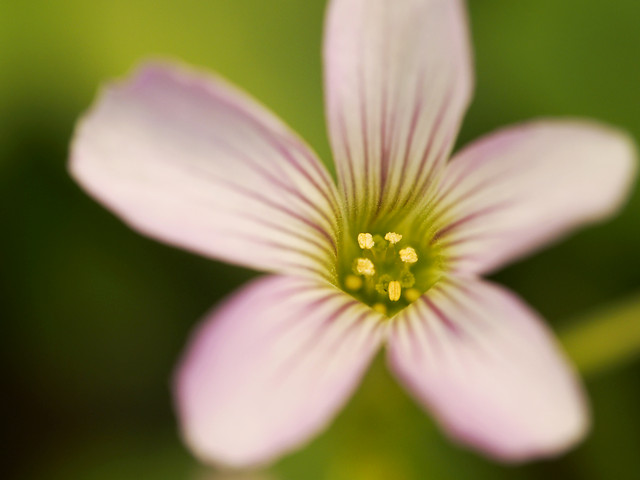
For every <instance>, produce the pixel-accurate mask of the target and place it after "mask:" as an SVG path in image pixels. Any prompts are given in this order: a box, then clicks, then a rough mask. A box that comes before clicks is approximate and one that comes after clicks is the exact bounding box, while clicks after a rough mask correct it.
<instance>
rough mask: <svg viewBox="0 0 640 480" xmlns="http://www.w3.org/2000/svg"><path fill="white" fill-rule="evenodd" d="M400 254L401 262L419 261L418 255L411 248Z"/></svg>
mask: <svg viewBox="0 0 640 480" xmlns="http://www.w3.org/2000/svg"><path fill="white" fill-rule="evenodd" d="M398 254H399V255H400V260H402V261H403V262H404V263H416V262H417V261H418V254H417V253H416V251H415V250H414V249H413V248H411V247H407V248H403V249H402V250H400V251H399V252H398Z"/></svg>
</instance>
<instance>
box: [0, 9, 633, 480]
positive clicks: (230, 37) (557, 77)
mask: <svg viewBox="0 0 640 480" xmlns="http://www.w3.org/2000/svg"><path fill="white" fill-rule="evenodd" d="M469 3H470V5H469V8H470V19H471V24H472V29H473V39H474V45H475V51H476V64H477V78H478V81H477V89H476V96H475V101H474V103H473V105H472V107H471V110H470V112H469V115H468V117H467V119H466V121H465V124H464V127H463V130H462V133H461V138H460V143H461V144H463V143H466V142H467V141H469V140H471V139H473V138H475V137H477V136H479V135H481V134H483V133H486V132H488V131H491V130H492V129H494V128H496V127H499V126H501V125H506V124H509V123H513V122H517V121H520V120H525V119H528V118H532V117H540V116H563V115H578V116H585V117H594V118H597V119H600V120H603V121H606V122H609V123H612V124H614V125H618V126H621V127H623V128H625V129H627V130H628V131H629V132H631V134H632V135H633V136H635V138H636V139H639V138H640V108H639V107H640V88H638V85H639V81H640V62H639V61H638V58H639V53H640V29H639V28H638V18H640V2H638V1H637V0H610V1H604V0H562V1H558V0H519V1H517V2H514V1H512V0H471V1H470V2H469ZM324 9H325V0H304V1H302V0H269V1H265V0H233V1H230V0H215V1H213V0H211V1H197V0H182V1H180V2H178V1H170V0H126V1H125V0H93V1H91V2H88V1H84V0H57V1H51V0H24V1H18V0H2V1H1V2H0V225H1V227H0V228H1V229H2V233H1V234H0V259H1V264H0V288H1V290H0V292H1V295H2V297H1V302H0V316H1V328H2V331H1V332H0V334H1V336H0V356H1V358H0V373H1V375H2V376H1V379H2V381H1V384H2V395H1V402H2V412H3V420H2V422H1V423H2V435H3V445H4V446H3V447H2V452H3V454H4V455H3V456H4V459H3V460H2V462H1V463H0V477H2V478H8V479H14V478H15V479H25V480H31V479H46V480H58V479H63V480H76V479H78V480H85V479H86V480H98V479H100V480H103V479H104V480H107V479H108V480H128V479H136V480H137V479H147V478H149V479H155V480H163V479H167V480H169V479H170V480H182V479H186V480H221V479H228V478H234V479H240V478H242V479H267V480H269V479H273V480H278V479H287V480H288V479H295V480H298V479H302V480H307V479H308V480H315V479H318V480H320V479H336V480H342V479H344V480H359V479H372V480H376V479H385V480H386V479H399V480H403V479H423V478H434V479H449V478H455V479H467V478H469V479H485V478H486V479H503V478H505V479H506V478H508V479H511V478H513V479H537V478H545V479H551V478H562V479H565V480H571V479H587V480H589V479H594V480H595V479H610V478H615V479H627V478H629V479H633V478H640V473H639V472H640V470H639V467H638V453H639V452H640V408H638V406H639V405H640V380H639V379H640V362H637V361H634V360H635V358H636V355H635V353H636V351H637V350H638V346H639V343H640V342H638V337H639V336H640V325H639V324H640V287H639V286H640V252H639V251H638V247H639V246H640V194H638V193H637V192H636V193H635V194H634V196H633V198H632V199H631V201H630V203H629V204H628V206H627V207H626V209H625V210H624V211H623V212H622V213H621V215H619V216H618V217H617V218H615V219H614V220H612V221H610V222H607V223H606V224H602V225H598V226H595V227H592V228H588V229H586V230H583V231H581V232H579V233H577V234H576V235H574V236H572V237H570V238H569V239H567V240H566V241H563V242H562V243H560V244H558V245H556V246H554V247H552V248H550V249H548V250H546V251H545V252H543V253H541V254H538V255H536V256H535V257H533V258H530V259H527V260H524V261H522V262H519V263H518V264H515V265H513V266H511V267H510V268H508V269H506V270H504V271H502V272H500V273H499V274H497V275H495V279H497V280H498V281H500V282H502V283H504V284H506V285H508V286H509V287H510V288H512V289H514V290H515V291H517V292H518V293H519V294H520V295H522V296H523V297H524V298H525V299H527V300H528V301H529V302H530V303H531V304H532V305H534V306H535V307H536V308H537V309H538V310H539V311H540V312H541V313H542V314H543V315H544V316H545V317H546V318H547V319H548V320H549V322H550V324H551V325H552V327H553V328H554V329H555V330H556V331H557V332H559V334H560V336H561V339H562V341H563V342H564V344H565V345H566V347H567V349H568V350H569V352H570V354H571V356H572V358H573V359H574V361H575V362H576V363H577V365H578V367H579V368H580V370H581V372H582V374H583V375H584V378H585V382H586V385H587V389H588V391H589V394H590V397H591V401H592V406H593V412H594V427H593V431H592V433H591V435H590V437H589V438H588V440H587V441H586V442H584V444H582V445H581V446H580V447H579V448H577V449H576V450H574V451H573V452H571V453H569V454H568V455H566V456H564V457H562V458H559V459H555V460H548V461H542V462H536V463H532V464H528V465H524V466H504V465H500V464H496V463H493V462H490V461H488V460H485V459H483V458H482V457H480V456H478V455H476V454H474V453H470V452H467V451H464V450H461V449H459V448H458V447H456V446H454V445H452V444H451V443H449V442H448V441H447V440H446V439H444V438H443V436H442V435H441V433H440V432H439V431H438V430H437V429H436V428H435V426H434V425H433V423H432V421H431V420H430V419H429V417H428V416H427V415H424V414H423V412H422V411H421V409H420V408H419V407H418V406H416V404H414V402H413V401H412V400H411V399H410V398H409V397H408V396H407V395H406V394H405V393H404V392H403V391H402V390H401V389H400V387H398V386H397V385H396V383H395V382H394V381H393V379H392V378H391V377H390V375H389V374H388V373H387V372H386V369H385V367H384V362H383V359H382V358H378V359H377V360H376V362H375V364H374V365H373V368H372V369H371V371H370V373H369V374H368V375H367V377H366V378H365V380H364V382H363V385H362V387H361V388H360V389H359V391H358V393H357V394H356V396H355V397H354V399H353V400H352V401H351V402H350V404H349V405H348V407H347V408H346V409H345V410H344V411H343V412H342V413H341V414H340V415H339V417H338V418H337V420H336V421H335V422H334V423H333V425H332V426H331V427H330V428H329V429H328V430H327V431H326V432H325V433H324V434H323V435H321V436H320V437H318V438H317V439H315V440H314V441H313V442H312V443H310V444H309V445H308V446H307V447H306V448H304V449H303V450H301V451H300V452H298V453H296V454H293V455H291V456H289V457H286V458H285V459H283V460H282V461H280V462H279V463H277V464H276V465H275V466H273V467H272V468H271V469H270V470H269V471H268V472H267V473H260V474H257V475H256V476H255V477H254V476H233V475H231V476H229V475H227V474H220V473H216V472H214V471H212V470H209V469H207V468H204V467H202V466H199V465H198V464H197V463H196V462H195V460H193V459H192V458H191V456H190V455H189V453H188V452H187V451H186V450H185V449H184V447H183V446H182V445H181V443H180V440H179V436H178V433H177V429H176V425H175V419H174V416H173V413H172V407H171V397H170V391H169V378H170V375H171V372H172V369H173V365H174V362H175V361H176V359H177V357H178V355H179V354H180V352H181V349H182V347H183V345H184V343H185V341H186V338H187V335H188V333H189V331H190V329H191V328H192V326H193V325H194V324H195V323H196V321H197V320H198V319H199V317H200V316H201V315H202V314H203V313H204V312H205V311H206V310H208V309H209V308H210V307H211V305H212V304H214V303H216V302H218V301H220V299H222V298H223V297H224V296H225V295H227V294H229V293H230V292H231V291H233V290H234V289H235V288H236V287H238V286H239V285H240V284H242V283H243V282H244V281H246V280H247V279H248V278H250V277H251V276H253V275H255V274H254V273H252V272H249V271H244V270H241V269H239V268H235V267H228V266H225V265H223V264H221V263H216V262H212V261H209V260H205V259H203V258H199V257H196V256H194V255H191V254H188V253H185V252H182V251H178V250H175V249H172V248H170V247H167V246H164V245H161V244H158V243H155V242H153V241H151V240H148V239H146V238H143V237H141V236H139V235H137V234H135V233H134V232H132V231H131V230H129V229H128V228H126V227H125V226H124V225H123V224H122V223H121V222H120V221H119V220H117V219H116V218H115V217H113V216H112V215H111V214H110V213H108V212H107V211H106V210H104V209H103V208H101V207H100V206H98V205H97V204H95V203H94V202H93V201H92V200H90V199H89V198H88V197H87V196H85V195H84V194H83V193H82V192H81V191H80V190H79V188H78V187H77V186H76V185H75V184H74V183H73V182H72V181H71V180H70V178H69V176H68V174H67V171H66V162H67V153H68V145H69V139H70V138H71V135H72V132H73V128H74V123H75V121H76V120H77V118H78V117H79V116H80V115H81V114H82V112H83V111H84V110H85V109H86V108H87V107H88V106H89V104H90V102H91V101H92V99H93V97H94V95H95V93H96V89H97V87H98V86H99V85H100V84H101V83H103V82H104V81H106V80H108V79H111V78H114V77H118V76H122V75H124V74H125V73H126V72H127V71H129V70H130V69H131V67H132V66H133V65H135V64H136V62H138V61H139V60H141V59H143V58H146V57H149V56H162V57H166V56H168V57H175V58H179V59H182V60H184V61H187V62H190V63H193V64H196V65H200V66H204V67H206V68H209V69H212V70H216V71H218V72H220V73H222V74H223V75H224V76H226V77H227V78H229V79H230V80H232V81H233V82H235V83H237V84H238V85H240V86H242V87H243V88H244V89H246V90H248V91H249V92H251V93H252V94H253V95H255V96H256V97H257V98H258V99H260V100H262V101H263V102H264V103H265V104H266V105H268V106H269V107H271V108H272V109H273V110H274V111H275V112H277V113H278V114H279V115H280V116H281V117H282V118H283V119H284V120H285V121H286V122H287V123H289V124H290V125H291V126H292V127H293V128H294V129H296V130H297V131H298V132H300V133H301V134H302V135H303V137H304V138H306V139H307V140H308V141H309V142H310V143H311V145H313V146H314V147H315V148H316V150H317V151H318V152H319V153H320V155H321V156H322V157H323V158H324V159H326V160H327V162H331V157H330V151H329V148H328V143H327V140H326V135H325V126H324V116H323V94H322V81H321V78H322V77H321V73H322V70H321V58H320V48H321V38H322V21H323V16H324Z"/></svg>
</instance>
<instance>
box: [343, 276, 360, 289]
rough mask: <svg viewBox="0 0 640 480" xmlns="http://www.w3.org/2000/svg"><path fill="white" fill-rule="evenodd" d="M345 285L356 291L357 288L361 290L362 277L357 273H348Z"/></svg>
mask: <svg viewBox="0 0 640 480" xmlns="http://www.w3.org/2000/svg"><path fill="white" fill-rule="evenodd" d="M344 286H345V287H346V288H347V290H351V291H352V292H355V291H356V290H360V288H361V287H362V279H361V278H360V277H357V276H355V275H347V277H346V278H345V279H344Z"/></svg>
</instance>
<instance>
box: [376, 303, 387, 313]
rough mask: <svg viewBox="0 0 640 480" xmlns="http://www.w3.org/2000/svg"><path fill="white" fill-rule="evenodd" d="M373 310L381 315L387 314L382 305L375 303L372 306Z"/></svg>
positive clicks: (384, 306) (385, 308) (385, 307)
mask: <svg viewBox="0 0 640 480" xmlns="http://www.w3.org/2000/svg"><path fill="white" fill-rule="evenodd" d="M373 309H374V310H375V311H376V312H378V313H381V314H383V315H386V314H387V306H386V305H385V304H384V303H375V304H374V305H373Z"/></svg>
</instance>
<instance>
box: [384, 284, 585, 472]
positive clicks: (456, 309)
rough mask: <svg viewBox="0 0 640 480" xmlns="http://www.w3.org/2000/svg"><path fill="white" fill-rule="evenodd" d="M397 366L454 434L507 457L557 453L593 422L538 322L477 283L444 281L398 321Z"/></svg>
mask: <svg viewBox="0 0 640 480" xmlns="http://www.w3.org/2000/svg"><path fill="white" fill-rule="evenodd" d="M389 337H390V338H389V344H390V345H389V360H390V366H391V369H392V371H393V372H394V373H395V374H396V375H397V376H398V378H399V379H400V381H401V382H402V383H404V384H405V385H406V386H407V388H408V389H409V390H410V391H412V392H413V393H414V394H415V395H416V397H417V398H418V399H419V400H420V401H421V402H422V403H423V404H424V405H425V407H426V408H428V409H429V410H431V411H433V413H434V414H435V416H436V419H437V420H438V422H439V423H440V424H441V425H442V426H443V428H444V429H445V430H446V431H447V432H448V433H449V435H451V436H452V437H453V438H454V439H457V440H458V441H460V442H462V443H464V444H467V445H469V446H472V447H474V448H477V449H479V450H481V451H483V452H485V453H487V454H489V455H491V456H494V457H497V458H498V459H502V460H505V461H522V460H526V459H529V458H533V457H538V456H547V455H553V454H557V453H560V452H561V451H563V450H564V449H566V448H568V447H569V446H571V445H572V444H574V443H575V442H576V441H577V440H579V439H580V438H582V436H583V435H584V433H585V430H586V427H587V414H586V408H585V403H584V398H583V396H582V392H581V389H580V387H579V386H578V384H577V382H576V379H575V377H574V374H573V372H572V370H571V369H570V368H569V367H568V366H567V363H566V361H565V359H564V357H563V356H562V354H561V353H560V352H559V350H558V349H557V347H556V344H555V342H554V340H553V338H552V337H551V335H550V334H549V332H548V331H547V329H546V328H545V327H544V325H543V324H542V322H541V321H540V319H539V318H538V317H537V315H536V314H535V313H533V312H532V311H531V310H530V309H529V308H528V307H527V306H525V305H524V304H523V303H522V302H521V301H520V300H518V299H517V298H516V297H515V296H514V295H513V294H511V293H510V292H508V291H506V290H504V289H502V288H499V287H497V286H494V285H492V284H489V283H487V282H484V281H481V280H473V279H462V280H447V281H445V282H444V283H442V282H441V283H439V284H437V285H436V287H434V288H432V289H431V290H429V291H428V293H427V294H426V295H425V296H424V297H423V298H422V299H420V300H418V301H416V303H415V304H414V305H412V306H410V307H409V308H407V309H406V310H405V311H404V312H403V313H401V314H400V316H399V317H397V319H396V320H394V321H393V323H392V327H391V328H390V331H389Z"/></svg>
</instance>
